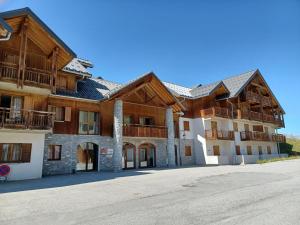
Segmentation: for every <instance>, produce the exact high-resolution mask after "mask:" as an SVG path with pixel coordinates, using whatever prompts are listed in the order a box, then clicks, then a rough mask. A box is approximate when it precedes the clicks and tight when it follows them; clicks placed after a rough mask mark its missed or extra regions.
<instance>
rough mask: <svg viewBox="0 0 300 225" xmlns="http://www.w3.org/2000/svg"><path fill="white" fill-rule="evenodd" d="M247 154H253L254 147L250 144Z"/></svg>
mask: <svg viewBox="0 0 300 225" xmlns="http://www.w3.org/2000/svg"><path fill="white" fill-rule="evenodd" d="M247 154H248V155H252V147H251V146H250V145H248V146H247Z"/></svg>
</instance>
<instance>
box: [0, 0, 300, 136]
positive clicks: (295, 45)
mask: <svg viewBox="0 0 300 225" xmlns="http://www.w3.org/2000/svg"><path fill="white" fill-rule="evenodd" d="M25 6H28V7H30V8H31V9H32V10H33V11H34V12H35V13H36V14H37V15H38V16H39V17H40V18H41V19H42V20H43V21H44V22H45V23H46V24H47V25H48V26H49V27H50V28H51V29H52V30H53V31H54V32H55V33H56V34H57V35H58V36H60V37H61V38H62V39H63V40H64V41H65V42H66V43H67V44H68V45H69V46H70V47H71V48H72V49H73V50H74V51H75V52H76V53H77V55H78V56H79V57H82V58H87V59H90V60H91V61H92V62H93V63H94V64H95V67H94V69H93V70H92V72H93V73H94V75H96V76H102V77H104V78H105V79H108V80H113V81H119V82H126V81H128V80H130V79H133V78H135V77H136V76H138V75H141V74H143V73H145V72H148V71H154V72H155V73H156V74H157V75H158V76H159V77H160V78H161V79H162V80H165V81H170V82H173V83H178V84H181V85H184V86H188V87H190V86H194V85H196V84H200V83H202V84H205V83H209V82H212V81H216V80H219V79H222V78H226V77H228V76H231V75H235V74H239V73H242V72H245V71H249V70H252V69H255V68H259V70H260V71H261V73H262V74H263V76H264V77H265V79H266V80H267V82H268V83H269V85H270V87H271V88H272V90H273V92H274V93H275V95H276V96H277V98H278V100H279V101H280V102H281V104H282V106H283V108H284V109H285V111H286V113H287V115H286V117H285V121H286V127H287V128H286V129H284V130H282V132H285V133H289V134H295V135H296V134H297V135H300V129H299V128H300V119H299V116H300V113H299V112H300V104H299V100H300V91H299V88H300V82H299V81H300V78H299V76H300V1H299V0H285V1H284V0H281V1H276V0H272V1H271V0H270V1H268V0H264V1H261V0H251V1H250V0H249V1H248V0H243V1H241V0H227V1H223V0H206V1H204V0H203V1H201V0H199V1H197V0H172V1H168V0H147V1H146V0H94V1H92V0H90V1H74V0H73V1H71V0H43V1H41V0H31V1H24V0H18V1H12V0H0V11H6V10H10V9H16V8H21V7H25Z"/></svg>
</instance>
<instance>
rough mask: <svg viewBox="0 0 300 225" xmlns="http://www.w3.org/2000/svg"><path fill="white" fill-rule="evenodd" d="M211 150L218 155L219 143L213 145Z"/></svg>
mask: <svg viewBox="0 0 300 225" xmlns="http://www.w3.org/2000/svg"><path fill="white" fill-rule="evenodd" d="M213 152H214V155H217V156H219V155H220V146H219V145H214V146H213Z"/></svg>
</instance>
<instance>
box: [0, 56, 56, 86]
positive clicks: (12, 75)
mask: <svg viewBox="0 0 300 225" xmlns="http://www.w3.org/2000/svg"><path fill="white" fill-rule="evenodd" d="M18 59H19V55H18V53H17V52H14V51H11V50H0V79H9V80H14V81H17V80H18V79H20V80H21V79H22V77H19V78H18V68H19V60H18ZM51 76H52V74H51V64H50V62H49V60H47V58H46V57H45V56H40V55H36V54H32V53H27V56H26V68H25V73H24V83H30V84H34V85H41V86H43V87H44V86H48V87H50V85H51Z"/></svg>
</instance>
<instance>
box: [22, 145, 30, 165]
mask: <svg viewBox="0 0 300 225" xmlns="http://www.w3.org/2000/svg"><path fill="white" fill-rule="evenodd" d="M31 146H32V144H22V157H21V161H22V162H30V159H31Z"/></svg>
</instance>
